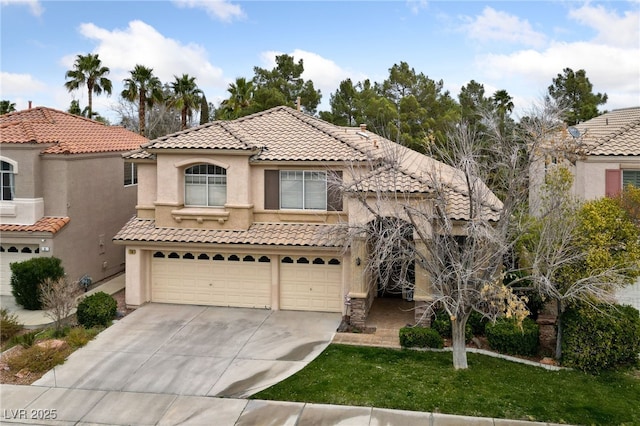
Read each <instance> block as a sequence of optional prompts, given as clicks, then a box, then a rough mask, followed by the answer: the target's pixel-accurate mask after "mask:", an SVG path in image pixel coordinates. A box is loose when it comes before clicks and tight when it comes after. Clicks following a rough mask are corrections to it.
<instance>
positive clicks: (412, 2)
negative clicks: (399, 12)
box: [407, 0, 429, 15]
mask: <svg viewBox="0 0 640 426" xmlns="http://www.w3.org/2000/svg"><path fill="white" fill-rule="evenodd" d="M428 6H429V2H428V1H427V0H407V7H408V8H409V10H410V11H411V13H413V14H414V15H417V14H418V13H420V11H421V10H422V9H426V8H427V7H428Z"/></svg>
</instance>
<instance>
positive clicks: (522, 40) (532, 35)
mask: <svg viewBox="0 0 640 426" xmlns="http://www.w3.org/2000/svg"><path fill="white" fill-rule="evenodd" d="M462 19H463V20H465V21H466V22H467V23H466V24H464V25H463V26H462V30H463V31H464V32H466V33H467V36H468V37H470V38H471V39H474V40H478V41H481V42H494V41H499V42H502V43H512V44H522V45H525V46H533V47H539V46H543V45H544V44H545V41H546V37H545V35H544V34H542V33H539V32H537V31H535V30H534V29H533V28H532V27H531V24H530V23H529V21H527V20H526V19H525V20H523V19H520V18H519V17H517V16H514V15H510V14H508V13H506V12H501V11H498V10H495V9H493V8H491V7H485V8H484V10H483V11H482V14H481V15H478V16H476V17H475V18H470V17H463V18H462Z"/></svg>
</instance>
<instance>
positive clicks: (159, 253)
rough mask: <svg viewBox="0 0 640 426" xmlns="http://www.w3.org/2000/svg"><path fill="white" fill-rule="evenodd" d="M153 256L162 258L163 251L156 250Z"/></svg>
mask: <svg viewBox="0 0 640 426" xmlns="http://www.w3.org/2000/svg"><path fill="white" fill-rule="evenodd" d="M153 257H157V258H164V253H163V252H161V251H157V252H155V253H153Z"/></svg>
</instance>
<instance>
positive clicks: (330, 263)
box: [329, 259, 340, 265]
mask: <svg viewBox="0 0 640 426" xmlns="http://www.w3.org/2000/svg"><path fill="white" fill-rule="evenodd" d="M339 264H340V261H339V260H338V259H331V260H330V261H329V265H339Z"/></svg>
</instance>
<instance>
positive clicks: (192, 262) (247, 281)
mask: <svg viewBox="0 0 640 426" xmlns="http://www.w3.org/2000/svg"><path fill="white" fill-rule="evenodd" d="M270 262H271V259H270V258H269V257H267V256H251V255H237V254H224V253H193V252H160V251H158V252H154V254H153V258H152V262H151V267H152V277H153V278H152V287H151V300H152V301H153V302H162V303H184V304H194V305H210V306H235V307H244V308H270V307H271V263H270Z"/></svg>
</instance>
